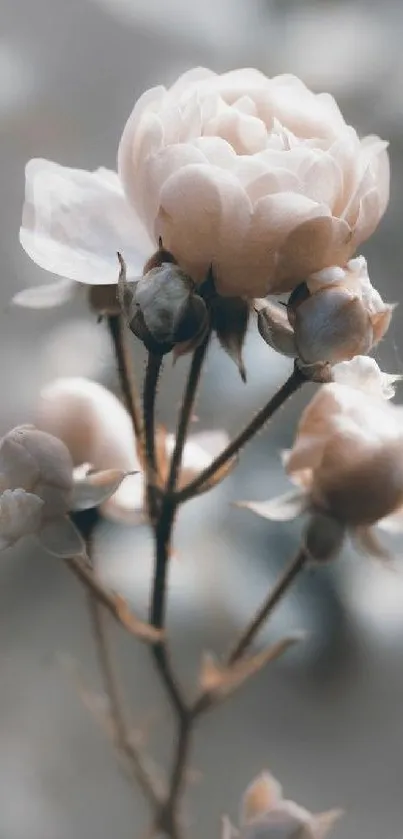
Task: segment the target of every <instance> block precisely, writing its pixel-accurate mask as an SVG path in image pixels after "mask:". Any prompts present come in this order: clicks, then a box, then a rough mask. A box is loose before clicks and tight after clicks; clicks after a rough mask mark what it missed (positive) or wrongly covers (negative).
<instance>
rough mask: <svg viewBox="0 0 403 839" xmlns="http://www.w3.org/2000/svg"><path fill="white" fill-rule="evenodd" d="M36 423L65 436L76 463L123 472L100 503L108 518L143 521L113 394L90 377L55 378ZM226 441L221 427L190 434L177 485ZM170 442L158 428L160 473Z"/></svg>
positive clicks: (133, 453)
mask: <svg viewBox="0 0 403 839" xmlns="http://www.w3.org/2000/svg"><path fill="white" fill-rule="evenodd" d="M35 422H36V425H37V426H38V428H42V429H43V430H44V431H47V432H49V433H51V434H53V435H55V437H58V438H60V440H63V442H64V443H65V445H66V446H67V448H68V450H69V452H70V454H71V457H72V459H73V462H74V464H75V465H76V466H78V465H80V464H82V463H88V464H91V466H92V467H93V468H95V469H97V470H111V469H112V470H115V469H117V470H120V471H121V472H123V473H125V474H126V477H125V478H124V480H123V481H122V482H121V484H120V485H119V487H118V489H117V491H116V492H115V493H114V494H113V495H112V496H111V497H110V498H108V499H107V500H106V501H105V502H104V503H103V504H102V507H101V509H102V512H103V514H104V515H105V516H106V517H107V518H110V519H113V520H116V521H123V522H126V523H127V524H136V523H138V522H141V521H143V520H144V475H143V467H142V458H141V453H139V451H138V445H137V440H136V438H135V436H134V431H133V426H132V421H131V418H130V416H129V413H128V412H127V410H126V408H124V406H123V405H122V403H121V402H120V401H119V400H118V399H117V397H116V396H114V394H112V393H110V391H108V390H107V389H106V388H104V387H103V386H102V385H100V384H98V383H96V382H93V381H91V380H90V379H84V378H79V377H77V378H65V379H64V378H60V379H55V380H54V381H53V382H51V383H50V384H48V385H47V386H45V387H44V388H43V390H42V391H41V394H40V398H39V402H38V406H37V410H36V414H35ZM226 442H227V435H226V434H225V433H223V432H220V431H217V432H205V433H199V434H194V435H193V436H192V437H191V438H190V439H189V440H188V441H187V443H186V445H185V449H184V453H183V459H182V469H181V474H180V484H181V485H182V486H183V485H184V484H185V483H187V482H189V481H191V480H192V478H193V477H195V475H196V474H197V473H198V472H199V471H201V470H202V469H204V468H205V467H206V466H208V465H209V464H210V463H211V460H212V457H213V455H214V453H215V452H216V451H217V450H219V449H220V448H224V446H225V445H226ZM174 444H175V437H174V435H173V434H167V433H166V432H165V430H164V429H163V428H160V429H159V430H158V435H157V455H158V458H159V466H160V471H161V473H162V474H161V477H166V475H167V464H168V458H169V456H170V455H171V454H172V451H173V447H174ZM128 473H131V474H128Z"/></svg>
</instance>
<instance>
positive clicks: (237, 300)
mask: <svg viewBox="0 0 403 839" xmlns="http://www.w3.org/2000/svg"><path fill="white" fill-rule="evenodd" d="M211 312H212V325H213V329H215V331H216V333H217V337H218V340H219V342H220V344H221V346H222V348H223V349H224V350H225V352H227V353H228V355H229V356H230V358H232V359H233V361H235V364H236V365H237V367H238V370H239V373H240V376H241V379H242V381H243V382H246V370H245V365H244V361H243V358H242V348H243V345H244V342H245V337H246V331H247V328H248V320H249V304H248V303H247V301H246V300H243V299H242V298H241V297H219V296H218V295H216V296H214V297H213V298H212V301H211Z"/></svg>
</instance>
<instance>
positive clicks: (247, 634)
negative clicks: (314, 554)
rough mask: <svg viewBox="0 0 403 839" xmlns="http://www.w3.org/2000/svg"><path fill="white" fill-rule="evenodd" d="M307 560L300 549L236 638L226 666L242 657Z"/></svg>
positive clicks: (304, 553) (303, 551)
mask: <svg viewBox="0 0 403 839" xmlns="http://www.w3.org/2000/svg"><path fill="white" fill-rule="evenodd" d="M307 560H308V557H307V554H306V552H305V550H304V549H303V548H301V549H300V550H299V551H298V553H297V555H296V556H295V557H294V559H293V560H292V562H290V564H289V565H288V566H287V568H286V569H285V571H284V573H283V574H282V576H281V577H280V579H279V580H278V582H277V583H276V585H275V586H274V588H273V589H272V591H270V592H269V594H268V595H267V597H266V599H265V600H264V601H263V603H262V605H261V606H260V608H259V609H258V610H257V612H256V614H255V615H254V617H253V618H252V620H251V622H250V623H249V624H248V626H247V627H246V628H245V629H244V631H243V632H242V635H241V636H240V638H238V641H237V642H236V644H235V645H234V646H233V648H232V650H231V651H230V653H229V655H228V658H227V664H228V665H231V664H234V663H235V662H236V661H238V659H239V658H241V657H242V656H243V654H244V653H245V652H246V650H247V649H248V647H249V646H250V645H251V643H252V641H253V640H254V639H255V637H256V635H257V633H258V632H259V630H260V629H261V628H262V626H263V624H264V623H266V621H267V619H268V618H269V617H270V615H271V613H272V612H273V610H274V608H275V607H276V606H277V604H278V603H279V602H280V600H281V598H282V597H283V596H284V594H285V593H286V592H287V591H288V589H289V587H290V586H291V584H292V583H293V582H294V580H295V578H296V577H297V576H298V574H299V573H300V572H301V571H302V569H303V568H304V567H305V565H306V563H307Z"/></svg>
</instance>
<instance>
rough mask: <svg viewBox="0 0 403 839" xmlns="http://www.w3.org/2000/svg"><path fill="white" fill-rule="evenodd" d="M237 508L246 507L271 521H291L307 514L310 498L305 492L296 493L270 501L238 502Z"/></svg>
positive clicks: (289, 493)
mask: <svg viewBox="0 0 403 839" xmlns="http://www.w3.org/2000/svg"><path fill="white" fill-rule="evenodd" d="M235 506H236V507H245V508H246V509H247V510H252V512H253V513H256V515H258V516H262V518H264V519H270V521H291V519H295V518H296V517H297V516H300V515H301V514H302V513H305V512H306V510H307V509H308V506H309V498H308V496H307V495H306V493H305V492H301V491H298V492H295V491H294V492H287V493H286V494H285V495H280V496H279V497H278V498H272V499H270V501H237V502H236V503H235Z"/></svg>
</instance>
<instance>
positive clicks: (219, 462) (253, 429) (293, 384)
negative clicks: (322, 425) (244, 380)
mask: <svg viewBox="0 0 403 839" xmlns="http://www.w3.org/2000/svg"><path fill="white" fill-rule="evenodd" d="M305 381H306V378H305V376H304V374H303V373H302V372H301V371H300V370H299V368H298V367H295V368H294V371H293V373H292V374H291V376H290V377H289V378H288V379H287V381H286V382H285V384H284V385H283V386H282V387H281V388H280V390H278V391H277V393H276V394H275V395H274V396H273V397H272V398H271V399H270V400H269V402H268V403H267V404H266V405H265V406H264V407H263V408H262V409H261V411H259V413H258V414H256V416H255V417H254V418H253V419H252V420H251V422H250V423H248V425H247V426H246V427H245V428H244V429H243V431H241V433H240V434H238V436H237V437H235V439H234V440H232V441H231V443H229V445H228V446H227V447H226V448H225V449H224V450H223V451H222V452H221V453H220V454H219V455H218V456H217V457H216V458H215V460H213V462H212V463H211V464H210V465H209V466H207V467H206V468H205V469H203V471H202V472H200V474H199V475H198V476H197V477H196V478H194V480H193V481H191V482H190V483H189V484H188V485H187V486H185V487H184V488H183V489H182V490H180V491H179V492H178V493H177V495H176V501H177V503H181V504H183V502H184V501H188V500H189V499H190V498H192V497H193V496H194V495H195V494H196V493H197V492H198V490H199V489H200V487H202V486H203V484H205V483H206V482H207V481H208V480H210V478H212V477H213V476H214V475H215V474H216V473H217V472H218V470H219V469H221V468H222V467H223V466H225V464H226V463H228V461H229V460H231V458H232V457H234V455H236V454H237V453H238V452H239V451H240V449H242V448H243V446H244V445H245V444H246V443H247V442H248V441H249V440H251V439H252V437H254V436H255V434H256V433H257V432H258V431H260V429H261V428H263V426H264V425H265V423H266V422H267V421H268V420H269V419H271V417H272V416H273V414H275V412H276V411H277V410H278V409H279V408H281V406H282V405H284V402H286V401H287V399H288V398H289V397H290V396H292V394H293V393H295V392H296V391H297V390H299V388H300V387H301V385H302V384H303V383H304V382H305Z"/></svg>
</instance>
